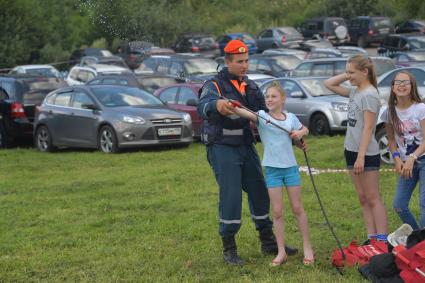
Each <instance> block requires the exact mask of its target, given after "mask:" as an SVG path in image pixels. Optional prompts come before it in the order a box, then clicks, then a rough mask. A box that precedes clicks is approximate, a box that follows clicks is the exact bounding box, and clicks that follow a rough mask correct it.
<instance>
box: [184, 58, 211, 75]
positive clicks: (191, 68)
mask: <svg viewBox="0 0 425 283" xmlns="http://www.w3.org/2000/svg"><path fill="white" fill-rule="evenodd" d="M183 64H184V68H185V70H186V73H187V74H188V75H198V74H208V73H216V72H217V63H216V62H215V61H214V60H211V59H191V60H187V61H186V62H184V63H183Z"/></svg>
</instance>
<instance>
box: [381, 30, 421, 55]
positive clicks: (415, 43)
mask: <svg viewBox="0 0 425 283" xmlns="http://www.w3.org/2000/svg"><path fill="white" fill-rule="evenodd" d="M424 49H425V35H422V34H390V35H388V36H387V37H385V39H384V42H383V43H382V45H381V46H380V47H379V48H378V54H379V55H380V56H389V57H391V55H392V54H394V53H396V52H399V51H416V50H424Z"/></svg>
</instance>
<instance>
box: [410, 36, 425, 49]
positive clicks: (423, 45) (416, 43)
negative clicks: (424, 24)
mask: <svg viewBox="0 0 425 283" xmlns="http://www.w3.org/2000/svg"><path fill="white" fill-rule="evenodd" d="M409 44H410V49H412V50H414V49H425V36H417V37H412V38H410V39H409Z"/></svg>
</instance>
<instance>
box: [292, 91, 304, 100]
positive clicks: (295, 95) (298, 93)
mask: <svg viewBox="0 0 425 283" xmlns="http://www.w3.org/2000/svg"><path fill="white" fill-rule="evenodd" d="M291 97H292V98H303V97H304V93H303V92H302V91H294V92H291Z"/></svg>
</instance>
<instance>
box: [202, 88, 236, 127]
mask: <svg viewBox="0 0 425 283" xmlns="http://www.w3.org/2000/svg"><path fill="white" fill-rule="evenodd" d="M197 110H198V114H199V115H200V116H201V117H202V118H203V119H208V118H213V117H214V116H215V115H216V116H218V115H220V114H221V115H224V116H228V115H232V114H234V113H235V108H234V106H233V105H232V103H230V102H228V101H226V100H225V99H220V94H219V92H218V90H217V88H216V86H215V85H214V83H213V82H212V81H208V82H206V83H205V84H204V86H203V87H202V91H201V95H200V98H199V104H198V108H197Z"/></svg>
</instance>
